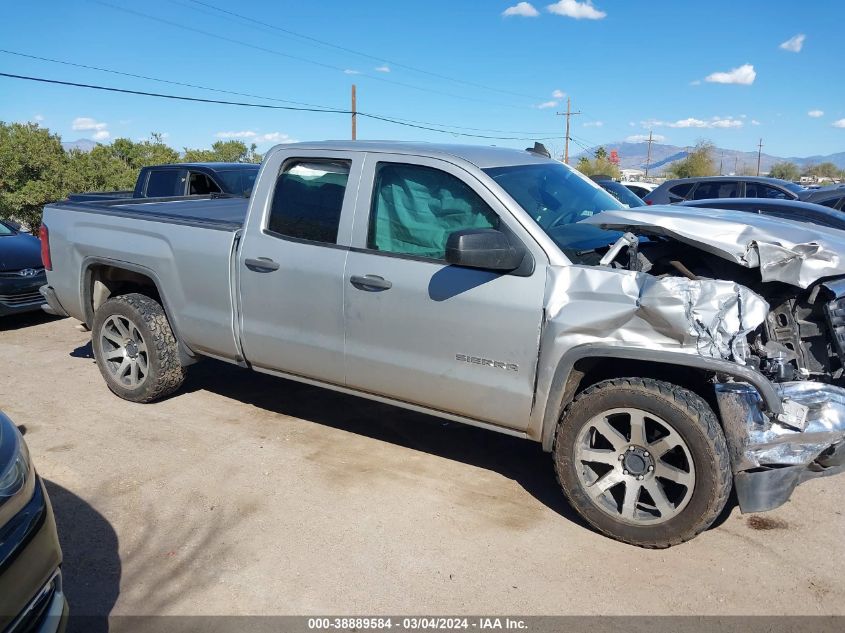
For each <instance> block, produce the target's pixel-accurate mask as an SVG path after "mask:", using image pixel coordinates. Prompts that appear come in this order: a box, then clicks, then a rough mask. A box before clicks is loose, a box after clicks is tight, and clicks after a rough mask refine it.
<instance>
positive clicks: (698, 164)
mask: <svg viewBox="0 0 845 633" xmlns="http://www.w3.org/2000/svg"><path fill="white" fill-rule="evenodd" d="M667 171H668V172H669V174H670V175H671V176H673V177H675V178H693V177H695V176H714V175H715V174H716V163H715V161H714V160H713V143H711V142H710V141H699V142H698V143H697V144H696V146H695V149H693V150H692V151H691V152H689V153H688V154H687V156H686V158H684V159H683V160H679V161H677V162H676V163H674V164H673V165H672V166H671V167H669V169H668V170H667Z"/></svg>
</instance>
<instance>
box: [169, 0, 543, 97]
mask: <svg viewBox="0 0 845 633" xmlns="http://www.w3.org/2000/svg"><path fill="white" fill-rule="evenodd" d="M170 1H171V2H174V0H170ZM187 1H188V2H191V3H192V4H195V5H200V6H203V7H206V8H208V9H211V10H213V11H217V12H219V13H222V14H225V15H228V16H232V17H236V18H239V19H241V20H245V21H247V22H251V23H253V24H257V25H260V26H263V27H266V28H269V29H272V30H274V31H279V32H281V33H285V34H286V35H290V36H292V37H298V38H300V39H303V40H306V41H309V42H313V43H315V44H320V45H322V46H327V47H329V48H333V49H336V50H339V51H343V52H345V53H351V54H353V55H358V56H359V57H364V58H366V59H369V60H372V61H376V62H379V63H383V64H389V65H391V66H395V67H396V68H404V69H405V70H410V71H413V72H416V73H420V74H423V75H428V76H429V77H436V78H437V79H443V80H445V81H451V82H453V83H458V84H463V85H465V86H470V87H472V88H481V89H482V90H489V91H491V92H498V93H500V94H506V95H511V96H515V97H526V98H528V99H537V97H536V96H532V95H527V94H523V93H520V92H512V91H510V90H504V89H502V88H494V87H492V86H485V85H484V84H479V83H475V82H472V81H467V80H464V79H457V78H455V77H449V76H448V75H442V74H440V73H435V72H432V71H429V70H424V69H422V68H417V67H415V66H410V65H408V64H402V63H400V62H397V61H391V60H390V59H387V58H385V57H380V56H376V55H371V54H369V53H364V52H361V51H357V50H355V49H353V48H348V47H346V46H340V45H339V44H332V43H331V42H326V41H325V40H321V39H318V38H316V37H312V36H310V35H304V34H302V33H297V32H296V31H292V30H290V29H286V28H283V27H280V26H277V25H275V24H270V23H268V22H262V21H261V20H256V19H255V18H251V17H249V16H246V15H242V14H240V13H235V12H234V11H229V10H227V9H223V8H221V7H218V6H215V5H213V4H210V3H208V2H202V1H201V0H187ZM177 4H180V3H177ZM183 6H184V5H183Z"/></svg>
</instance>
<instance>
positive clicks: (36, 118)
mask: <svg viewBox="0 0 845 633" xmlns="http://www.w3.org/2000/svg"><path fill="white" fill-rule="evenodd" d="M43 120H44V116H43V115H41V114H34V115H33V116H32V118H31V119H30V121H32V122H33V123H41V121H43Z"/></svg>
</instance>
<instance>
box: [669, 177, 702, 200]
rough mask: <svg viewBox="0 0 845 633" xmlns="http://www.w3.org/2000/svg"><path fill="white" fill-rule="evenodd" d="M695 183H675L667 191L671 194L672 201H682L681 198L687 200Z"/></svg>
mask: <svg viewBox="0 0 845 633" xmlns="http://www.w3.org/2000/svg"><path fill="white" fill-rule="evenodd" d="M694 184H695V183H692V182H683V183H681V184H680V185H675V186H674V187H672V188H671V189H669V191H668V192H667V193H668V195H669V201H670V202H680V201H681V200H686V199H687V195H688V194H689V192H690V190H692V186H693V185H694Z"/></svg>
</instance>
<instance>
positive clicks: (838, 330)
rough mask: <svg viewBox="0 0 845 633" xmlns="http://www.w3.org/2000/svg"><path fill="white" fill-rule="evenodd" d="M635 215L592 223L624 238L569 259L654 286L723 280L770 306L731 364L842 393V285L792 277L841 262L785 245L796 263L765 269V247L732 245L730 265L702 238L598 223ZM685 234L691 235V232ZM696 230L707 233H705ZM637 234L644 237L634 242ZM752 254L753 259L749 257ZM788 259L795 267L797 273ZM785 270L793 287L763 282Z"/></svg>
mask: <svg viewBox="0 0 845 633" xmlns="http://www.w3.org/2000/svg"><path fill="white" fill-rule="evenodd" d="M708 211H710V210H708ZM638 213H639V214H640V215H645V213H643V212H637V211H636V210H633V209H631V210H625V211H623V212H604V213H601V214H598V215H597V216H595V217H594V218H590V220H588V223H590V224H599V225H601V226H602V227H603V228H615V229H626V230H627V231H629V232H628V233H626V234H625V235H623V236H622V237H620V238H619V239H618V240H617V241H616V243H615V244H612V245H610V246H609V247H606V248H598V249H595V250H587V251H576V252H572V251H570V252H568V253H567V254H568V255H569V256H570V257H571V258H572V259H573V260H574V261H575V262H576V263H579V264H586V265H592V266H610V267H612V268H617V269H620V268H621V269H627V270H633V271H639V272H643V273H647V274H649V275H652V276H655V277H657V278H665V277H683V278H686V279H690V280H704V279H710V280H726V281H734V282H736V283H738V284H740V285H742V286H745V287H746V288H748V289H750V290H752V291H753V292H755V293H757V294H758V295H760V296H761V297H762V298H763V299H765V300H766V302H768V304H769V313H768V316H767V317H766V319H765V322H764V323H763V324H762V325H761V326H760V327H758V328H756V329H755V330H754V331H753V332H751V333H750V334H748V335H747V349H746V350H744V353H743V354H742V356H743V357H742V358H736V359H735V360H737V361H739V362H742V363H743V364H747V365H749V366H751V367H753V368H755V369H758V370H759V371H760V372H762V373H763V374H764V375H766V376H767V377H768V378H769V379H770V380H772V381H775V382H787V381H793V380H814V381H821V382H829V383H833V384H837V385H840V386H841V385H842V384H843V382H845V377H844V376H843V362H844V361H843V359H845V354H843V351H844V350H845V279H843V278H839V279H837V278H836V277H820V278H819V279H816V280H813V281H811V282H809V285H808V286H807V287H801V285H803V284H806V283H808V281H809V280H808V278H807V275H806V272H807V271H806V270H802V271H801V274H798V273H797V271H798V270H799V268H800V267H801V265H802V264H807V263H808V261H809V260H811V259H812V258H813V257H814V256H816V257H817V256H819V254H820V253H821V254H822V257H821V260H822V262H823V263H824V264H825V265H826V266H827V268H828V269H829V268H830V267H831V266H835V265H838V258H836V260H837V261H831V260H832V258H831V257H830V255H829V254H828V251H827V249H826V248H825V246H826V245H825V246H820V245H819V244H818V243H817V242H812V243H804V244H799V245H797V246H794V247H793V251H791V252H790V251H789V250H787V249H788V248H789V245H787V246H784V245H783V244H782V242H776V243H775V248H777V249H780V250H781V251H785V252H787V253H791V254H792V255H793V257H792V258H790V257H786V258H784V257H781V258H780V259H775V258H772V259H771V260H770V261H767V260H766V259H765V257H763V256H762V255H763V254H764V249H763V247H761V246H760V245H759V243H758V242H756V241H749V242H748V244H747V245H742V244H740V243H737V246H738V247H740V248H737V249H736V251H735V252H734V253H730V258H728V257H726V253H724V252H722V250H721V244H719V243H718V242H716V243H717V247H716V248H711V244H710V243H709V240H707V239H706V238H703V237H697V238H696V239H695V241H694V240H693V239H692V238H691V236H690V235H689V234H687V233H686V232H685V231H683V230H678V231H677V233H675V231H673V230H672V229H669V230H667V229H666V227H665V226H660V227H655V226H654V225H653V224H652V225H651V226H649V227H648V228H646V227H644V226H643V225H642V224H639V223H637V224H634V223H633V222H631V220H630V218H629V219H627V220H624V221H623V220H621V219H614V220H612V221H608V222H600V221H599V220H601V219H603V217H602V216H606V215H617V216H618V215H623V214H624V215H630V216H632V217H633V216H636V215H637V214H638ZM682 213H687V212H686V211H682ZM698 213H700V211H698ZM650 215H651V216H652V217H651V222H654V216H655V215H657V214H655V213H650ZM661 219H662V218H661ZM675 219H676V220H677V219H678V218H675ZM702 219H704V222H703V223H705V224H706V223H710V224H712V222H711V221H710V220H712V218H710V219H707V218H701V217H698V218H696V219H695V220H696V224H701V223H702V222H701V220H702ZM717 219H718V218H717ZM758 219H760V218H759V216H757V217H755V221H757V220H758ZM786 224H787V225H789V224H790V223H788V222H787V223H786ZM679 226H680V223H679ZM684 228H685V229H687V231H689V230H690V227H684ZM700 228H702V229H705V230H706V228H707V227H700ZM711 228H712V227H711ZM767 228H768V227H767ZM812 228H815V227H812ZM634 232H636V233H639V234H640V236H641V237H637V236H636V235H634V234H633V233H634ZM673 233H674V234H673ZM704 234H706V233H704ZM711 234H712V233H711ZM791 237H792V236H791ZM797 237H800V236H797ZM823 237H824V236H823ZM714 241H715V240H714ZM696 242H698V243H696ZM752 249H754V250H755V251H756V253H751V252H750V251H751V250H752ZM749 255H751V256H749ZM754 256H756V258H757V260H756V261H755V257H754ZM790 259H792V260H797V266H796V264H795V261H792V262H790V261H789V260H790ZM784 262H785V264H784ZM785 265H786V266H791V269H790V270H791V272H793V273H796V274H795V284H791V283H786V282H784V281H780V280H766V281H764V279H763V277H764V275H765V272H766V268H767V267H768V269H769V271H771V270H772V269H775V268H777V267H778V266H780V267H781V270H782V269H783V268H784V266H785ZM806 267H807V266H805V268H806ZM824 272H827V271H824ZM830 272H833V271H830ZM799 284H800V285H799Z"/></svg>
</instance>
